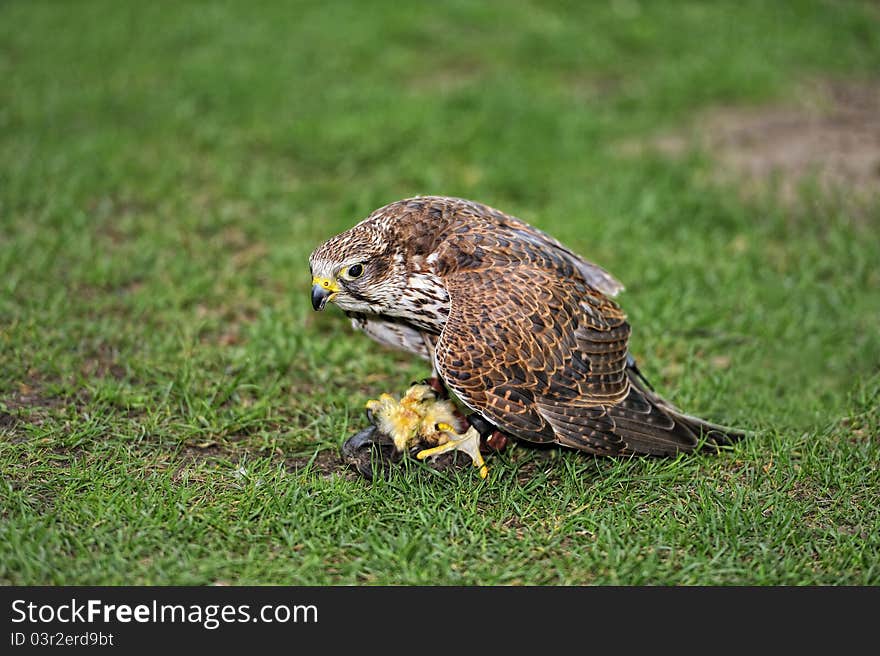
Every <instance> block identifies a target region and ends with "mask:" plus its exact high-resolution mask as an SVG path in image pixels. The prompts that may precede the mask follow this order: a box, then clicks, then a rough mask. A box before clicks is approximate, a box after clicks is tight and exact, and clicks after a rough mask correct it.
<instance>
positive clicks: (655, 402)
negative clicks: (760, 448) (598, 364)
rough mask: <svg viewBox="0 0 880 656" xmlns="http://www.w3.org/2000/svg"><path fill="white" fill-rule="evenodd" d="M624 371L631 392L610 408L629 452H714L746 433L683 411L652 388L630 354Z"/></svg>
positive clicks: (656, 453)
mask: <svg viewBox="0 0 880 656" xmlns="http://www.w3.org/2000/svg"><path fill="white" fill-rule="evenodd" d="M627 374H628V376H629V380H630V384H631V390H632V391H631V392H630V394H629V396H628V397H627V398H626V400H625V401H624V402H623V403H621V404H620V405H618V406H615V407H614V408H611V409H610V411H609V414H610V415H611V416H612V417H613V418H614V423H615V426H616V429H615V432H616V433H618V434H619V435H620V436H621V437H622V438H623V439H624V440H625V441H626V443H627V447H628V448H627V450H628V451H630V452H632V453H640V454H650V455H673V454H675V453H678V452H681V451H683V452H686V453H690V452H692V451H695V450H698V449H699V450H703V451H710V452H717V451H718V448H719V447H721V446H727V445H730V444H733V443H734V442H737V441H738V440H741V439H743V438H744V437H746V436H747V435H748V433H746V432H745V431H742V430H739V429H736V428H730V427H727V426H721V425H718V424H713V423H711V422H708V421H706V420H704V419H700V418H699V417H694V416H692V415H688V414H685V413H684V412H682V411H681V410H679V409H678V408H676V407H675V406H674V405H672V404H671V403H670V402H669V401H667V400H666V399H664V398H663V397H661V396H660V395H659V394H657V393H656V392H655V391H654V388H653V387H652V386H651V384H650V383H649V382H648V381H647V379H646V378H645V377H644V376H643V375H642V372H641V371H639V369H638V367H637V366H636V363H635V360H633V359H632V358H631V357H630V360H629V363H628V365H627Z"/></svg>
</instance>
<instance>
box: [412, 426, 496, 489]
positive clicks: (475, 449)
mask: <svg viewBox="0 0 880 656" xmlns="http://www.w3.org/2000/svg"><path fill="white" fill-rule="evenodd" d="M437 429H438V430H439V431H442V432H443V433H446V435H447V436H448V437H449V441H447V442H444V443H443V444H441V445H440V446H435V447H434V448H432V449H423V450H421V451H419V452H418V453H417V454H416V458H418V459H419V460H424V459H425V458H430V457H431V456H439V455H440V454H441V453H448V452H450V451H462V452H464V453H466V454H467V455H468V457H470V459H471V460H472V461H473V463H474V467H479V468H480V478H486V476H488V475H489V470H488V469H487V468H486V463H485V461H484V460H483V455H482V454H481V453H480V433H479V432H478V431H477V430H476V429H475V428H474V427H473V426H471V427H470V428H468V429H467V431H465V432H464V433H462V434H458V433H456V432H455V428H454V427H452V426H450V425H449V424H438V425H437Z"/></svg>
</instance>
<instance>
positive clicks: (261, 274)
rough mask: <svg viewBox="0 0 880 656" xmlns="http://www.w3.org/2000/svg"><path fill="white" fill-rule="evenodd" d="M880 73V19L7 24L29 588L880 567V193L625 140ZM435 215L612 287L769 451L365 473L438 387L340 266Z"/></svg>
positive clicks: (13, 435) (12, 549) (607, 12)
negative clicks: (375, 428) (369, 456)
mask: <svg viewBox="0 0 880 656" xmlns="http://www.w3.org/2000/svg"><path fill="white" fill-rule="evenodd" d="M878 71H880V12H878V9H877V6H876V4H873V3H869V2H855V1H840V2H826V1H819V0H801V1H790V2H778V3H766V2H757V1H744V2H737V3H705V2H686V1H677V2H666V3H648V2H638V1H636V0H615V1H611V2H591V3H572V2H549V1H546V2H509V3H471V2H444V3H434V4H427V3H424V4H423V3H399V2H373V3H357V2H350V3H345V2H340V3H324V2H295V3H287V2H256V3H236V2H215V3H210V4H208V3H198V2H154V3H135V2H110V1H106V2H100V1H87V2H86V1H83V2H72V3H55V2H42V1H37V0H35V1H31V2H14V1H10V2H4V3H2V4H0V78H2V79H3V80H4V83H3V85H2V86H0V355H2V357H0V468H2V481H0V499H2V503H0V581H3V582H6V583H18V584H39V583H67V584H100V583H111V584H112V583H158V584H189V583H210V582H216V581H223V582H233V583H281V584H285V583H309V584H313V583H317V584H325V583H352V582H365V583H404V584H406V583H440V584H446V583H463V584H474V583H534V584H553V583H646V582H647V583H666V584H676V583H703V584H709V583H814V584H815V583H877V582H878V569H877V564H876V553H877V549H878V547H880V543H878V537H877V536H878V535H880V517H878V512H877V510H876V507H877V501H878V494H877V490H878V478H880V477H878V474H877V456H878V440H877V432H878V425H880V417H878V413H877V409H876V408H877V394H878V387H880V372H878V365H880V334H878V330H877V326H878V320H880V272H878V266H877V264H878V262H880V243H878V240H877V238H876V235H877V231H878V228H880V219H878V216H880V212H878V208H880V205H878V203H877V202H876V198H875V200H873V201H869V202H868V203H867V204H863V205H860V206H859V207H858V208H854V207H853V206H851V205H849V204H847V203H842V202H839V199H838V198H836V197H827V198H826V197H824V196H821V195H820V194H818V193H817V192H813V194H812V195H810V191H809V189H807V190H805V191H804V194H805V202H803V203H800V204H798V205H795V206H792V205H790V204H786V203H783V202H781V201H780V200H779V199H778V198H777V197H775V196H774V195H773V194H772V193H769V192H768V193H767V194H764V195H760V196H757V197H745V196H744V195H743V194H742V193H740V190H739V189H738V188H737V185H736V184H735V183H734V182H728V183H720V182H718V181H717V180H715V178H714V177H713V175H712V171H713V166H715V165H714V164H713V159H712V153H711V152H710V151H709V150H706V149H702V150H701V149H696V150H693V151H688V152H687V153H686V154H685V155H684V156H681V157H668V156H666V155H664V154H663V153H660V152H655V151H654V150H652V149H650V148H648V149H645V150H644V152H641V153H640V154H639V155H638V156H632V155H629V156H627V155H625V154H622V153H624V152H625V151H626V150H627V149H626V146H627V145H628V144H629V145H631V144H633V143H636V144H638V143H650V140H652V139H654V138H655V137H656V136H657V135H662V134H665V133H667V132H669V131H674V130H679V129H682V128H684V127H686V126H688V125H691V124H692V123H693V121H694V120H695V117H697V116H699V115H700V113H701V112H703V111H706V110H709V109H711V108H713V107H724V106H753V107H760V106H761V105H762V104H764V103H777V102H785V101H786V99H788V98H791V97H792V96H793V95H796V94H797V93H799V91H798V90H799V89H801V88H802V86H801V85H802V84H803V83H804V82H805V81H810V80H816V79H825V78H827V79H835V80H839V79H844V80H856V81H859V80H864V81H865V84H875V85H876V84H877V72H878ZM416 194H445V195H456V196H462V197H467V198H472V199H474V200H478V201H481V202H484V203H488V204H490V205H493V206H495V207H498V208H500V209H502V210H504V211H506V212H509V213H511V214H514V215H516V216H519V217H520V218H523V219H525V220H527V221H529V222H531V223H533V224H535V225H536V226H538V227H540V228H542V229H543V230H546V231H548V232H550V233H551V234H553V235H554V236H556V237H557V238H559V239H560V240H562V241H563V242H565V243H566V244H568V245H569V246H571V247H572V248H573V249H574V250H576V251H578V252H580V253H581V254H583V255H584V256H586V257H588V258H589V259H592V260H594V261H596V262H598V263H600V264H601V265H603V266H604V267H606V268H607V269H609V270H610V271H612V272H613V273H614V274H615V276H616V277H618V278H619V279H620V280H622V281H623V282H624V283H625V284H626V285H627V291H626V292H625V293H624V295H623V296H622V297H621V302H622V304H623V306H624V308H625V309H626V310H627V311H628V313H629V315H630V318H631V322H632V324H633V326H634V337H633V350H634V352H635V354H636V355H637V357H639V359H640V361H642V362H643V363H644V364H643V366H642V368H643V370H644V371H645V373H646V374H647V375H648V377H649V378H651V379H653V380H654V381H655V383H657V384H658V386H659V387H660V388H661V389H662V391H663V392H664V393H666V394H667V395H668V396H670V397H671V398H672V399H673V400H674V402H675V403H676V404H677V405H679V406H681V407H684V408H686V409H687V410H688V411H690V412H693V413H694V414H699V415H703V416H706V417H708V418H711V419H713V420H717V421H722V422H725V423H730V424H736V425H742V426H744V427H747V428H751V429H755V430H758V431H759V436H758V437H757V438H756V439H755V440H752V441H751V442H749V443H748V444H743V445H741V446H740V447H737V449H736V451H735V453H733V454H727V455H724V456H721V457H720V458H707V457H699V458H691V459H680V460H673V461H622V462H617V461H601V460H594V459H591V458H587V457H585V456H583V455H581V454H574V453H561V452H551V453H545V452H541V453H535V452H534V451H533V450H530V449H528V448H524V447H519V448H516V449H513V450H512V451H511V452H510V453H508V454H506V455H504V456H503V457H500V458H496V459H495V460H494V462H493V468H492V475H491V477H490V480H489V481H488V482H487V483H480V482H479V481H478V480H477V479H476V478H475V477H474V476H472V475H471V472H463V473H462V474H461V475H460V476H458V475H456V476H452V477H450V476H447V475H432V474H431V473H430V472H428V471H426V469H425V468H422V467H414V468H411V469H407V470H406V471H403V472H401V473H400V474H398V475H396V477H395V478H394V479H393V480H392V481H391V482H379V483H376V484H374V485H373V486H369V485H366V484H365V483H364V482H362V481H359V480H356V479H353V478H352V477H351V476H349V475H346V474H345V473H344V471H345V470H344V469H343V468H342V466H341V465H338V464H337V463H336V461H335V454H336V450H337V448H338V446H339V444H340V443H341V441H342V440H343V439H344V438H345V437H346V436H347V435H349V434H350V433H351V432H353V430H354V429H355V428H358V427H360V426H361V425H363V424H364V422H365V419H364V417H363V415H362V414H361V412H362V410H361V409H362V407H363V402H364V401H365V400H366V399H367V398H370V397H372V396H376V395H377V394H378V393H380V392H383V391H393V390H398V391H399V390H402V389H403V386H405V385H406V384H407V383H408V382H409V381H410V380H413V379H415V378H419V377H422V376H424V375H425V373H426V370H425V368H424V367H423V366H422V364H421V363H419V362H415V361H412V360H410V359H409V358H407V357H406V356H404V355H402V354H395V353H392V352H388V351H384V350H380V349H377V348H376V347H375V346H373V345H372V344H371V343H370V342H369V341H368V340H367V339H366V338H364V337H362V336H359V335H354V334H352V333H351V331H350V329H349V325H348V322H347V321H346V320H345V319H344V318H343V317H342V316H341V314H340V313H338V311H331V312H325V313H322V314H321V315H316V314H314V313H312V311H311V308H310V307H309V302H308V289H309V278H308V265H307V257H308V254H309V252H310V251H311V250H312V249H313V248H314V247H315V246H316V245H317V244H318V243H320V241H322V240H323V239H326V238H327V237H329V236H331V235H333V234H335V233H337V232H340V231H342V230H344V229H346V228H347V227H349V226H350V225H352V224H353V223H355V222H356V221H357V220H359V219H360V218H362V217H364V216H366V215H367V214H368V213H369V212H370V211H372V210H373V209H375V208H376V207H378V206H380V205H383V204H385V203H388V202H391V201H393V200H396V199H398V198H403V197H406V196H412V195H416ZM309 462H310V463H311V464H310V465H306V464H305V463H309ZM319 464H320V465H321V466H318V465H319ZM872 554H873V555H872ZM450 563H452V564H453V565H454V566H449V564H450Z"/></svg>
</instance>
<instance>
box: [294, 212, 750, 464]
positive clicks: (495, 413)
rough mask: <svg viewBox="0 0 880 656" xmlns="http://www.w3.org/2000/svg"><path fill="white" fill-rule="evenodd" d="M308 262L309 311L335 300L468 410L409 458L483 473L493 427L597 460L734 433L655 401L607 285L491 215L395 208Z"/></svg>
mask: <svg viewBox="0 0 880 656" xmlns="http://www.w3.org/2000/svg"><path fill="white" fill-rule="evenodd" d="M309 265H310V269H311V275H312V306H313V307H314V309H315V310H319V311H320V310H323V309H324V307H325V305H326V303H328V302H333V303H335V304H336V305H337V306H339V307H340V308H341V309H342V310H343V311H345V313H346V314H347V315H348V316H349V317H350V318H351V320H352V324H353V325H354V327H355V328H357V329H359V330H362V331H364V332H365V333H366V334H367V335H369V336H370V337H372V338H373V339H375V340H376V341H378V342H381V343H382V344H385V345H389V346H392V347H396V348H399V349H403V350H405V351H408V352H410V353H413V354H415V355H417V356H420V357H422V358H424V359H426V360H428V361H430V362H431V363H432V365H433V376H434V378H435V379H436V380H435V382H436V381H440V382H441V383H442V385H443V386H445V388H446V389H447V390H449V391H451V392H453V393H454V394H455V396H456V397H457V398H458V399H459V401H460V402H461V403H462V404H463V405H464V406H466V407H467V409H468V410H469V411H470V414H469V415H468V416H467V420H468V421H467V423H468V424H470V428H468V429H467V430H466V431H465V432H464V433H463V434H459V433H457V432H455V431H453V430H452V426H451V425H448V424H447V423H446V422H444V426H443V428H444V429H448V430H445V433H446V434H447V435H448V437H447V438H446V439H444V440H439V445H438V446H435V447H433V448H430V449H426V450H424V451H422V452H421V453H419V454H418V457H419V458H424V457H429V456H432V455H436V454H438V453H441V452H444V451H450V450H462V451H465V452H466V453H468V455H470V457H471V458H472V459H473V460H474V465H476V466H478V467H480V471H481V475H483V476H485V466H484V463H483V460H482V457H481V456H480V454H479V450H478V449H476V448H475V444H476V445H478V444H479V438H480V436H481V435H482V436H484V437H485V436H486V434H487V432H488V433H491V432H493V431H495V430H498V431H501V432H502V433H503V434H505V435H508V436H512V437H513V438H516V439H519V440H524V441H526V442H532V443H541V444H548V443H555V444H559V445H562V446H565V447H570V448H573V449H579V450H582V451H586V452H588V453H592V454H597V455H633V454H644V455H658V456H667V455H674V454H677V453H680V452H693V451H695V450H697V449H698V448H703V449H708V450H717V447H718V446H721V445H727V444H731V443H732V442H734V441H735V440H737V439H739V438H741V437H743V435H744V434H743V433H742V432H740V431H737V430H735V429H731V428H727V427H723V426H719V425H716V424H712V423H709V422H707V421H705V420H703V419H699V418H697V417H693V416H690V415H687V414H685V413H683V412H682V411H680V410H679V409H678V408H676V407H675V406H673V405H672V404H671V403H669V402H668V401H666V400H665V399H663V398H662V397H660V396H659V395H658V394H657V393H655V391H654V390H653V388H652V387H651V386H650V384H649V383H648V382H647V380H646V379H645V378H644V377H643V376H642V374H641V372H640V371H639V369H638V367H637V366H636V362H635V360H634V358H633V357H632V355H631V354H630V352H629V350H628V342H629V337H630V325H629V323H627V320H626V315H625V314H624V312H623V311H622V310H621V308H620V307H619V306H618V304H617V303H616V302H615V301H613V300H612V297H614V296H616V295H617V294H618V293H619V292H620V291H621V290H622V289H623V285H621V284H620V283H619V282H618V281H617V280H616V279H615V278H614V277H612V276H611V274H609V273H608V272H607V271H605V270H604V269H603V268H601V267H599V266H597V265H596V264H593V263H591V262H588V261H586V260H585V259H583V258H581V257H580V256H578V255H577V254H576V253H574V252H573V251H571V250H570V249H568V248H566V247H565V246H563V245H562V244H561V243H560V242H558V241H557V240H555V239H554V238H553V237H551V236H549V235H548V234H546V233H544V232H542V231H540V230H538V229H537V228H534V227H533V226H531V225H529V224H527V223H525V222H524V221H521V220H520V219H517V218H515V217H513V216H510V215H508V214H505V213H503V212H501V211H499V210H496V209H494V208H492V207H489V206H486V205H483V204H480V203H477V202H473V201H469V200H464V199H459V198H449V197H442V196H418V197H415V198H408V199H404V200H400V201H397V202H394V203H391V204H390V205H386V206H385V207H382V208H379V209H377V210H376V211H374V212H373V213H372V214H370V216H368V217H367V218H366V219H364V220H363V221H361V222H360V223H358V224H357V225H355V226H354V227H352V228H351V229H349V230H347V231H346V232H343V233H341V234H339V235H337V236H335V237H333V238H331V239H329V240H328V241H326V242H324V243H323V244H321V245H320V246H318V248H316V249H315V250H314V252H313V253H312V254H311V257H310V258H309ZM392 401H393V398H391V397H388V396H387V395H385V396H384V397H382V399H380V400H379V401H373V402H371V404H372V410H373V411H374V412H380V413H381V414H382V416H381V417H380V418H379V421H380V423H381V422H382V421H384V423H385V424H386V425H388V424H389V423H390V424H391V425H393V423H394V417H396V416H398V414H399V410H400V408H396V407H395V404H394V403H393V402H392ZM368 407H370V404H368ZM395 412H397V413H398V414H395ZM377 425H378V424H377ZM413 425H415V424H413ZM415 433H416V431H415V429H413V430H412V431H410V432H409V433H408V434H409V435H410V436H411V437H413V439H415V437H417V436H416V434H415ZM399 442H400V444H399V445H398V450H399V449H401V448H403V446H404V443H405V442H406V439H405V438H404V437H401V438H400V440H399Z"/></svg>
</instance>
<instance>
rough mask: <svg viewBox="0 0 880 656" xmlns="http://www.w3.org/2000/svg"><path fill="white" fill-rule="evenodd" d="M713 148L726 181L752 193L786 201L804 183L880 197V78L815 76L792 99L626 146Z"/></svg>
mask: <svg viewBox="0 0 880 656" xmlns="http://www.w3.org/2000/svg"><path fill="white" fill-rule="evenodd" d="M694 149H699V150H702V151H703V152H706V153H709V154H710V156H711V157H712V159H714V160H715V162H716V164H717V166H716V171H715V175H716V177H717V179H718V180H720V181H722V182H734V183H736V184H737V185H738V186H739V187H740V188H741V189H742V190H743V192H744V193H745V194H746V195H747V196H752V195H755V194H756V193H763V192H767V191H770V192H774V193H776V194H777V195H778V197H779V199H780V200H781V201H783V202H784V203H786V204H789V205H790V204H793V203H794V202H796V201H797V199H798V198H799V197H800V192H801V190H802V188H803V186H804V185H808V186H812V185H815V187H816V188H817V189H818V190H819V191H820V192H821V193H823V194H826V195H827V194H832V195H839V196H841V197H842V198H843V199H852V200H856V199H857V200H872V199H876V198H877V197H880V80H870V81H865V80H862V81H829V80H823V81H814V82H811V83H809V84H806V85H804V86H803V87H802V88H801V89H800V90H799V91H798V93H796V94H795V97H794V99H793V100H791V101H789V102H786V103H779V104H773V105H768V106H764V107H750V108H743V107H729V108H718V109H714V110H711V111H708V112H706V113H704V114H703V115H702V116H700V117H698V119H697V120H696V121H694V123H693V125H692V127H691V128H689V129H688V130H687V131H682V132H678V133H673V134H666V135H661V136H659V137H656V138H654V139H651V140H650V141H648V142H647V143H644V142H643V143H627V144H623V145H622V146H621V148H620V151H621V152H622V153H623V154H625V155H638V154H641V153H644V152H650V151H654V152H659V153H661V154H664V155H667V156H670V157H681V156H683V155H685V154H686V153H688V152H689V151H691V150H694Z"/></svg>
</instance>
